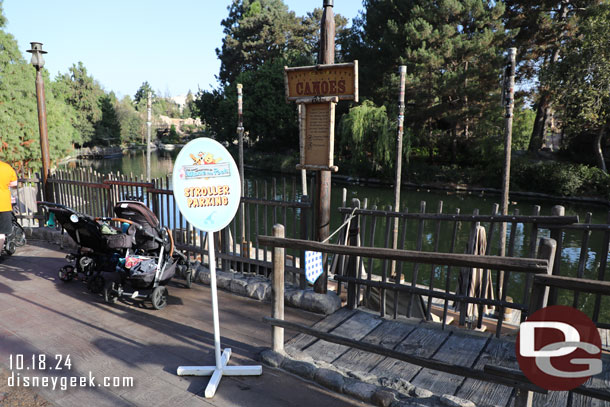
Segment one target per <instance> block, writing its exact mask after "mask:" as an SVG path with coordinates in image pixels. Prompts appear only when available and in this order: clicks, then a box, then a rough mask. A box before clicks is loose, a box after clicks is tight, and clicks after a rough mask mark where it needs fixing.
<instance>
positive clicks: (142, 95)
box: [133, 81, 156, 111]
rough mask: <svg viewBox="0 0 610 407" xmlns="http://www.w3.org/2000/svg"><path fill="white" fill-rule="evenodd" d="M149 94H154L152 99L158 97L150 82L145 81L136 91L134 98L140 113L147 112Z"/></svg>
mask: <svg viewBox="0 0 610 407" xmlns="http://www.w3.org/2000/svg"><path fill="white" fill-rule="evenodd" d="M149 92H150V93H151V94H152V96H151V97H152V98H154V97H155V96H156V95H155V91H153V90H152V87H151V86H150V84H149V83H148V81H145V82H143V83H142V85H140V87H139V88H138V90H137V91H136V94H135V95H134V96H133V104H134V106H135V107H136V109H137V110H138V111H145V110H146V103H147V100H148V93H149Z"/></svg>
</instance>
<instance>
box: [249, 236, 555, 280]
mask: <svg viewBox="0 0 610 407" xmlns="http://www.w3.org/2000/svg"><path fill="white" fill-rule="evenodd" d="M258 241H259V243H260V244H261V245H263V246H272V247H283V248H286V249H297V250H310V251H318V252H323V253H334V254H342V255H347V256H350V255H351V256H360V257H371V258H376V259H388V260H396V261H409V262H416V263H425V264H435V265H443V266H457V267H473V268H484V269H492V270H506V271H519V272H525V273H544V272H546V270H547V268H548V261H547V260H546V259H530V258H510V257H500V256H478V255H474V254H458V253H436V252H418V251H413V250H394V249H386V248H379V247H363V246H342V245H336V244H329V243H319V242H312V241H309V240H300V239H290V238H279V237H273V236H259V237H258Z"/></svg>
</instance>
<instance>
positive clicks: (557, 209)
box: [548, 205, 566, 305]
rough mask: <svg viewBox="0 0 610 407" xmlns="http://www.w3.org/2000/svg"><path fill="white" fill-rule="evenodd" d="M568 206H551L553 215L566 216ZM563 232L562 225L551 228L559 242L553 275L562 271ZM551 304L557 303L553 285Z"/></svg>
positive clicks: (552, 234) (554, 237) (550, 295)
mask: <svg viewBox="0 0 610 407" xmlns="http://www.w3.org/2000/svg"><path fill="white" fill-rule="evenodd" d="M565 214H566V208H564V207H563V206H561V205H555V206H553V207H552V208H551V216H565ZM562 234H563V230H562V229H561V226H559V225H558V226H557V228H553V229H551V239H554V240H555V242H557V249H556V250H555V264H554V266H553V275H554V276H558V275H559V274H560V273H561V270H560V266H561V246H562V243H563V242H562ZM548 303H549V305H555V304H557V288H555V287H551V289H550V290H549V302H548Z"/></svg>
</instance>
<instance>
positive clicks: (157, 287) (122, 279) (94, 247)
mask: <svg viewBox="0 0 610 407" xmlns="http://www.w3.org/2000/svg"><path fill="white" fill-rule="evenodd" d="M40 204H41V205H42V206H45V207H46V208H47V209H48V211H49V212H50V213H52V214H53V215H54V216H55V219H56V220H57V222H59V223H60V224H61V226H62V227H63V228H64V229H65V230H66V232H68V234H69V235H70V237H71V238H72V239H73V240H74V241H75V242H76V243H77V244H78V246H79V248H78V251H77V253H73V254H69V255H68V256H66V258H67V260H68V261H70V262H74V263H75V266H72V265H71V264H70V265H67V266H64V267H62V268H61V269H60V270H59V278H60V280H62V281H70V280H72V279H73V278H74V277H76V276H77V275H79V274H81V273H82V274H83V275H84V280H85V281H86V283H87V286H88V288H89V289H90V290H91V291H92V292H94V293H103V296H104V299H105V300H106V301H107V302H109V303H114V302H116V300H117V299H118V298H119V297H122V296H126V297H130V298H133V299H144V300H150V301H151V302H152V305H153V307H154V308H155V309H161V308H164V307H165V305H167V296H168V294H167V288H166V284H167V283H168V282H169V281H170V280H171V278H172V277H173V276H174V275H175V274H176V269H178V270H180V271H181V273H182V274H183V275H184V277H185V279H186V286H187V287H189V288H190V286H191V283H192V277H193V273H192V270H190V269H189V267H188V261H187V258H186V256H184V255H183V254H182V253H180V252H179V251H176V250H174V245H173V240H172V236H171V233H170V231H169V230H168V229H167V228H164V227H161V225H160V223H159V220H158V219H157V217H156V216H155V214H154V213H152V212H151V211H150V209H148V208H147V207H146V206H145V205H144V204H142V203H141V202H136V201H122V202H119V203H117V204H116V205H115V207H114V214H115V216H116V217H114V218H92V217H90V216H88V215H84V214H80V213H78V212H76V211H74V210H72V209H70V208H68V207H65V206H63V205H58V204H53V203H47V202H41V203H40ZM113 223H114V224H120V229H118V228H115V227H113V226H112V224H113Z"/></svg>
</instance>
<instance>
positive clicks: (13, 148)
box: [0, 3, 78, 170]
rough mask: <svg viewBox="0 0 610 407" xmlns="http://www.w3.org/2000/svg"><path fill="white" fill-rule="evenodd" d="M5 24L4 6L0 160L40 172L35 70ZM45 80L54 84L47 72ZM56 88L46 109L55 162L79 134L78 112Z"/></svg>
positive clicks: (0, 55) (0, 42)
mask: <svg viewBox="0 0 610 407" xmlns="http://www.w3.org/2000/svg"><path fill="white" fill-rule="evenodd" d="M5 23H6V19H5V18H4V15H3V14H2V10H1V3H0V50H1V51H0V129H1V130H0V159H2V160H4V161H6V162H9V163H10V164H11V165H13V167H15V168H17V169H21V168H24V169H31V170H36V169H39V168H40V166H41V162H40V136H39V129H38V109H37V105H36V91H35V85H34V80H35V69H34V68H33V67H32V66H30V65H29V64H28V63H27V62H26V61H25V60H24V59H23V57H22V55H21V52H20V51H19V48H18V45H17V41H16V40H15V39H14V37H13V36H12V35H11V34H8V33H6V32H5V31H4V29H3V28H4V24H5ZM43 78H44V80H45V82H46V83H47V84H49V83H50V81H49V78H48V73H47V71H46V70H43ZM49 88H50V89H49ZM52 89H53V86H52V84H51V86H50V87H47V92H46V108H47V124H48V137H49V146H50V158H51V160H53V161H55V160H57V159H59V158H62V157H64V156H66V155H67V154H69V152H70V151H71V149H72V142H73V141H74V140H77V139H78V134H77V133H76V131H75V129H74V127H73V126H72V123H71V118H72V117H74V111H73V110H72V109H71V108H69V107H68V106H66V105H65V104H63V102H62V101H61V100H57V99H56V98H55V97H54V96H53V91H52ZM49 90H51V91H49Z"/></svg>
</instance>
